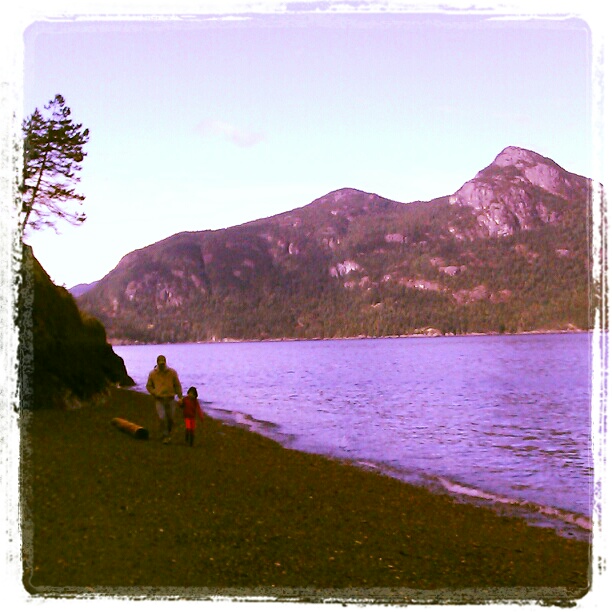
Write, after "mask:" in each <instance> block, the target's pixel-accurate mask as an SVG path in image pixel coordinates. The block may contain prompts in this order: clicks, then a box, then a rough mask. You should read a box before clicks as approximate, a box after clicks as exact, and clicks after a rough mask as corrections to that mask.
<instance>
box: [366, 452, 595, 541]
mask: <svg viewBox="0 0 612 612" xmlns="http://www.w3.org/2000/svg"><path fill="white" fill-rule="evenodd" d="M354 465H356V466H358V467H360V468H362V469H365V470H370V471H375V472H378V473H381V474H384V475H386V476H390V477H391V478H397V479H398V480H402V481H404V482H408V483H410V484H413V485H417V486H423V487H425V488H427V489H429V490H430V491H432V492H433V493H440V494H441V493H446V494H450V495H451V496H452V497H453V498H455V499H456V500H457V501H461V502H465V503H473V504H482V505H485V506H488V507H491V508H493V509H494V510H496V511H498V512H499V513H500V514H504V513H506V514H507V513H511V514H514V515H519V516H522V518H524V519H525V520H526V521H527V522H528V523H529V524H532V525H536V526H538V527H551V528H553V529H555V530H556V531H557V533H559V534H560V535H562V536H565V537H569V538H573V539H579V540H586V539H588V538H589V537H590V534H591V530H592V521H591V519H590V518H588V517H586V516H584V515H582V514H579V513H577V512H571V511H569V510H563V509H560V508H554V507H552V506H545V505H541V504H536V503H534V502H528V501H525V500H521V499H516V498H513V497H509V496H505V495H499V494H496V493H491V492H489V491H484V490H482V489H479V488H477V487H474V486H470V485H466V484H463V483H459V482H454V481H452V480H450V479H448V478H444V477H442V476H437V475H433V474H426V473H423V472H418V471H412V470H408V469H405V468H397V467H392V466H389V465H387V464H382V463H378V462H376V461H371V460H365V461H364V460H359V461H355V462H354Z"/></svg>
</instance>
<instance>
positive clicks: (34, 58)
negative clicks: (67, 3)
mask: <svg viewBox="0 0 612 612" xmlns="http://www.w3.org/2000/svg"><path fill="white" fill-rule="evenodd" d="M364 4H366V3H353V4H351V3H347V6H348V12H346V13H341V14H340V13H337V12H335V13H330V12H329V11H324V10H322V9H324V8H325V7H326V6H327V5H329V3H326V4H323V3H308V2H302V3H296V4H294V5H291V6H293V8H294V10H291V9H289V10H285V11H284V12H279V13H277V14H274V13H270V12H267V13H266V12H255V13H240V12H236V13H234V12H230V10H228V11H227V12H225V13H222V14H216V15H213V14H209V15H206V14H200V15H191V16H190V17H179V16H178V15H177V14H174V15H171V16H170V18H167V19H166V18H156V19H153V18H152V17H151V16H143V17H142V18H138V19H136V18H132V19H129V20H128V19H126V18H125V16H124V14H122V13H119V12H118V13H117V14H115V15H110V16H106V17H105V18H104V19H103V20H100V19H99V18H85V17H82V18H79V19H61V18H57V17H56V18H53V19H41V20H36V21H33V22H32V23H30V24H29V25H27V27H25V28H24V30H23V45H24V57H23V59H24V66H23V68H24V69H23V100H22V102H23V109H22V112H23V115H24V116H27V115H29V114H31V113H32V111H33V110H34V109H35V108H42V107H43V106H44V104H46V103H47V102H48V101H49V100H50V99H51V98H53V97H54V96H55V94H57V93H61V94H62V95H63V96H64V98H65V100H66V103H67V104H68V106H69V107H70V108H71V110H72V117H73V119H74V121H75V122H79V123H82V124H83V126H84V127H87V128H89V130H90V140H89V143H88V145H87V146H86V151H87V157H86V158H85V160H84V162H83V164H82V166H83V170H82V172H81V182H80V183H79V185H78V189H77V190H78V192H79V193H82V194H83V195H85V197H86V199H85V202H84V205H83V208H84V211H85V212H86V213H87V217H88V218H87V221H86V222H85V223H84V224H82V225H80V226H78V227H73V226H70V225H68V224H66V223H64V224H59V225H58V231H59V233H55V232H54V231H53V230H44V231H38V232H34V233H31V234H29V235H28V236H27V237H26V242H28V243H29V244H31V245H32V247H33V248H34V253H35V255H36V257H37V258H38V259H39V261H40V262H41V264H42V265H43V267H44V268H45V269H46V270H47V272H48V273H49V274H50V276H51V278H52V280H54V282H56V283H57V284H59V285H64V286H66V287H68V288H70V287H72V286H74V285H77V284H79V283H90V282H93V281H96V280H99V279H100V278H102V277H103V276H104V275H105V274H107V273H108V272H110V271H111V270H112V269H113V268H114V267H115V266H116V265H117V264H118V262H119V260H120V259H121V258H122V257H123V256H124V255H126V254H127V253H130V252H131V251H133V250H135V249H139V248H142V247H144V246H147V245H149V244H152V243H154V242H157V241H159V240H162V239H164V238H166V237H168V236H170V235H173V234H175V233H178V232H182V231H196V230H206V229H219V228H224V227H230V226H233V225H238V224H240V223H245V222H247V221H251V220H254V219H259V218H263V217H267V216H270V215H273V214H277V213H280V212H284V211H287V210H291V209H294V208H298V207H301V206H304V205H306V204H308V203H310V202H312V201H313V200H315V199H316V198H318V197H321V196H323V195H325V194H327V193H329V192H330V191H333V190H335V189H340V188H344V187H352V188H355V189H360V190H363V191H366V192H372V193H377V194H379V195H381V196H384V197H387V198H391V199H394V200H398V201H400V202H411V201H415V200H430V199H433V198H435V197H438V196H443V195H449V194H451V193H454V192H455V191H457V190H458V189H459V188H460V187H461V186H462V185H463V183H464V182H466V181H468V180H470V179H471V178H473V177H474V176H475V174H476V173H477V172H478V171H479V170H481V169H483V168H484V167H486V166H488V165H489V164H490V163H491V162H492V161H493V159H494V158H495V156H496V155H497V154H498V153H500V152H501V151H502V150H503V149H504V148H505V147H506V146H509V145H514V146H520V147H524V148H527V149H530V150H533V151H536V152H538V153H540V154H542V155H544V156H546V157H550V158H552V159H553V160H554V161H556V162H557V163H558V164H560V165H561V166H562V167H564V168H565V169H567V170H569V171H571V172H576V173H578V174H582V175H584V176H589V177H592V176H593V172H594V164H595V163H596V162H595V161H594V158H593V145H594V138H593V127H592V120H593V117H592V100H593V88H594V84H593V80H592V72H591V70H592V64H593V61H594V59H593V57H592V55H593V47H592V45H593V41H592V37H591V31H590V24H589V22H588V21H587V20H585V19H584V18H583V17H581V16H578V17H577V18H575V17H574V18H570V17H568V16H567V15H561V16H559V15H554V16H550V15H546V14H544V15H542V16H541V17H537V18H530V19H524V18H517V14H514V13H512V11H510V10H509V9H505V8H498V9H496V10H494V11H489V12H486V11H481V12H479V13H473V12H467V11H462V10H459V11H443V10H441V9H436V10H431V11H430V12H427V13H425V12H415V11H414V10H408V11H407V12H402V11H400V12H394V13H392V14H384V13H380V12H375V11H367V12H366V11H361V10H351V7H353V8H355V9H359V8H360V7H363V5H364ZM227 6H228V9H231V7H232V4H231V3H229V4H228V5H227ZM317 7H318V8H319V9H320V10H319V11H318V12H315V11H314V10H313V9H316V8H317ZM298 9H300V10H298ZM301 9H308V10H301Z"/></svg>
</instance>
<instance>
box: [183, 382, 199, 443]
mask: <svg viewBox="0 0 612 612" xmlns="http://www.w3.org/2000/svg"><path fill="white" fill-rule="evenodd" d="M181 406H182V407H183V418H184V419H185V444H189V446H193V439H194V435H195V421H196V417H198V418H199V419H200V422H202V421H203V420H204V418H203V416H202V408H201V406H200V402H199V401H198V390H197V389H196V388H195V387H189V390H188V391H187V395H186V396H185V397H184V398H183V399H182V400H181Z"/></svg>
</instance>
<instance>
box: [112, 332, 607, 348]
mask: <svg viewBox="0 0 612 612" xmlns="http://www.w3.org/2000/svg"><path fill="white" fill-rule="evenodd" d="M431 329H433V328H431ZM434 331H436V332H438V333H431V334H428V333H422V334H400V335H395V336H367V335H360V336H338V337H336V336H331V337H317V338H292V337H287V338H250V339H241V338H219V339H216V340H188V341H185V342H159V343H157V342H139V341H137V340H133V341H132V340H121V339H117V338H109V339H108V340H107V342H108V343H109V344H110V345H112V346H164V345H172V344H230V343H249V342H327V341H331V340H394V339H398V338H471V337H497V336H538V335H553V334H591V333H593V332H594V331H596V330H594V329H578V328H575V329H574V328H572V329H539V330H529V331H521V332H504V333H500V332H469V333H466V334H443V333H442V332H440V331H439V330H434Z"/></svg>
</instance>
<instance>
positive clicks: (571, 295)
mask: <svg viewBox="0 0 612 612" xmlns="http://www.w3.org/2000/svg"><path fill="white" fill-rule="evenodd" d="M589 197H590V182H589V180H588V179H586V178H584V177H580V176H577V175H575V174H571V173H569V172H566V171H565V170H563V169H562V168H561V167H560V166H558V165H557V164H556V163H555V162H553V161H552V160H548V159H546V158H544V157H542V156H541V155H538V154H537V153H533V152H531V151H526V150H524V149H519V148H517V147H508V148H507V149H504V151H502V152H501V153H500V154H499V155H498V156H497V157H496V159H495V160H494V161H493V163H492V164H491V165H489V166H488V167H487V168H485V169H484V170H482V171H481V172H479V173H478V175H477V176H476V177H475V178H474V179H472V180H471V181H468V182H467V183H465V184H464V185H463V186H462V187H461V188H460V189H459V190H458V191H457V192H456V193H455V194H454V195H452V196H443V197H440V198H437V199H435V200H432V201H430V202H411V203H401V202H396V201H393V200H389V199H386V198H384V197H381V196H379V195H377V194H373V193H365V192H363V191H359V190H356V189H349V188H344V189H339V190H337V191H333V192H331V193H329V194H326V195H324V196H322V197H321V198H318V199H317V200H314V201H313V202H311V203H310V204H308V205H306V206H303V207H301V208H297V209H294V210H290V211H288V212H286V213H281V214H278V215H274V216H272V217H269V218H266V219H259V220H256V221H251V222H249V223H245V224H243V225H240V226H236V227H231V228H227V229H224V230H217V231H209V230H207V231H199V232H183V233H180V234H176V235H174V236H170V237H169V238H167V239H165V240H162V241H160V242H158V243H156V244H153V245H150V246H148V247H146V248H144V249H140V250H138V251H134V252H132V253H129V254H128V255H126V256H125V257H124V258H123V259H122V260H121V261H120V262H119V264H118V265H117V267H116V268H115V269H114V270H112V271H111V272H110V273H109V274H108V275H107V276H106V277H105V278H103V279H102V280H101V281H99V282H98V284H97V285H96V286H95V287H94V288H92V289H90V290H89V291H88V292H87V293H85V294H84V295H82V296H80V297H79V298H78V303H79V305H80V306H81V307H82V309H83V310H84V311H86V312H89V313H91V314H92V315H93V316H95V317H97V318H99V319H100V320H101V321H102V323H103V324H104V326H105V328H106V330H107V333H108V335H109V337H110V338H111V339H112V341H113V342H142V343H158V342H195V341H209V340H220V339H268V338H287V337H289V338H318V337H344V336H359V335H365V336H381V335H403V334H412V333H419V332H418V330H422V329H429V328H434V329H437V330H440V332H441V333H466V332H470V331H479V332H490V331H499V330H502V331H520V330H533V329H570V328H572V329H573V328H581V329H584V328H586V327H588V316H589V315H588V295H587V294H588V283H589V272H588V270H589V261H590V260H589V251H588V229H587V226H586V223H587V211H588V208H589Z"/></svg>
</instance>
